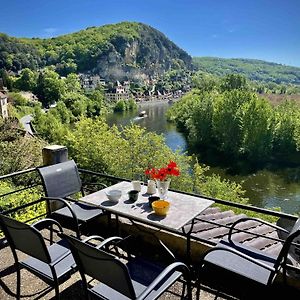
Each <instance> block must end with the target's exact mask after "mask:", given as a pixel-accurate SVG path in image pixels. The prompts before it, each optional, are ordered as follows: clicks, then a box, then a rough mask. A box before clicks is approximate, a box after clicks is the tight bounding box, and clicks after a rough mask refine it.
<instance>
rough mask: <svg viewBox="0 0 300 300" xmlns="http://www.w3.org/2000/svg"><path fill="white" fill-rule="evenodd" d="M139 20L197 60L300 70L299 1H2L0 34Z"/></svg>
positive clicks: (43, 33) (50, 32) (51, 32)
mask: <svg viewBox="0 0 300 300" xmlns="http://www.w3.org/2000/svg"><path fill="white" fill-rule="evenodd" d="M121 21H138V22H143V23H146V24H148V25H150V26H152V27H154V28H156V29H158V30H160V31H162V32H163V33H164V34H165V35H166V36H167V37H168V38H169V39H171V40H172V41H173V42H175V43H176V44H177V45H178V46H180V47H181V48H183V49H184V50H185V51H187V52H188V53H189V54H190V55H192V56H217V57H226V58H232V57H234V58H235V57H238V58H239V57H242V58H256V59H262V60H267V61H273V62H277V63H282V64H286V65H293V66H300V0H248V1H247V0H104V1H102V0H81V1H78V0H72V1H71V0H26V1H25V0H9V1H7V0H0V32H4V33H6V34H8V35H12V36H16V37H44V38H45V37H53V36H58V35H62V34H66V33H71V32H75V31H78V30H81V29H84V28H86V27H89V26H101V25H104V24H111V23H117V22H121Z"/></svg>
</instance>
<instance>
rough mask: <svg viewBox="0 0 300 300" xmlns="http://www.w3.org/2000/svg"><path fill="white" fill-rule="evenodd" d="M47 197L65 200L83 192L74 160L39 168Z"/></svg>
mask: <svg viewBox="0 0 300 300" xmlns="http://www.w3.org/2000/svg"><path fill="white" fill-rule="evenodd" d="M38 172H39V173H40V175H41V178H42V182H43V186H44V190H45V195H46V196H47V197H59V198H64V197H67V196H70V195H72V194H75V193H77V192H80V191H81V187H82V184H81V180H80V177H79V173H78V169H77V166H76V164H75V162H74V160H68V161H66V162H62V163H58V164H55V165H50V166H46V167H41V168H38Z"/></svg>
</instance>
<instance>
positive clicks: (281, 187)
mask: <svg viewBox="0 0 300 300" xmlns="http://www.w3.org/2000/svg"><path fill="white" fill-rule="evenodd" d="M211 173H215V174H219V175H220V176H221V177H222V178H224V179H229V180H232V181H235V182H237V183H240V184H241V185H242V187H243V189H244V190H245V191H246V193H245V197H248V198H249V200H250V202H251V203H252V204H253V205H255V206H259V207H266V208H272V207H281V209H282V211H284V212H287V213H291V214H294V213H298V214H299V212H300V177H298V176H297V177H294V176H292V174H296V173H299V168H285V169H281V170H272V171H270V170H267V169H264V170H260V171H257V172H255V173H251V174H248V175H229V174H228V173H226V170H225V169H222V168H218V167H212V168H211V169H210V170H209V172H208V174H211Z"/></svg>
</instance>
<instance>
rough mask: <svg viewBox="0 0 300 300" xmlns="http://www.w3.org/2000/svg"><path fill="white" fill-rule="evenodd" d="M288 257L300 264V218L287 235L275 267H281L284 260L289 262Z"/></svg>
mask: <svg viewBox="0 0 300 300" xmlns="http://www.w3.org/2000/svg"><path fill="white" fill-rule="evenodd" d="M292 243H293V244H292ZM294 243H296V244H299V246H297V245H295V244H294ZM288 255H289V256H291V257H292V258H293V259H294V260H296V261H297V262H298V263H299V262H300V218H299V219H298V220H297V221H296V222H295V224H294V226H293V228H292V230H291V231H290V233H289V234H288V235H287V237H286V240H285V242H284V243H283V246H282V249H281V251H280V253H279V255H278V258H277V262H276V265H275V267H279V266H280V264H281V262H282V259H287V260H286V262H289V259H288Z"/></svg>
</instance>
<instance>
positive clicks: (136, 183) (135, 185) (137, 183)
mask: <svg viewBox="0 0 300 300" xmlns="http://www.w3.org/2000/svg"><path fill="white" fill-rule="evenodd" d="M131 183H132V188H133V189H134V190H136V191H139V192H140V191H141V189H142V185H143V184H144V182H143V181H139V180H133V181H131Z"/></svg>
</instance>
